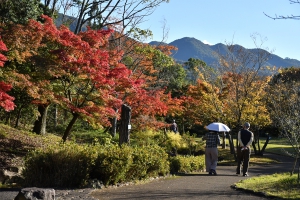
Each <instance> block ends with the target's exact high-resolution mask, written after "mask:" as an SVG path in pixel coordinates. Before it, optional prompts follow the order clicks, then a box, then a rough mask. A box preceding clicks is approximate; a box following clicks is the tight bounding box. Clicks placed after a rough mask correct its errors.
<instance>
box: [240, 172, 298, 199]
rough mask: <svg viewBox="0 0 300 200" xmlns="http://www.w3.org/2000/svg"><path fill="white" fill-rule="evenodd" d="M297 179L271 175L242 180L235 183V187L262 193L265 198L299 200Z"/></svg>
mask: <svg viewBox="0 0 300 200" xmlns="http://www.w3.org/2000/svg"><path fill="white" fill-rule="evenodd" d="M297 179H298V175H297V174H294V175H293V176H291V175H290V174H289V173H284V174H273V175H266V176H259V177H253V178H248V179H245V180H242V181H240V182H239V183H236V187H237V188H241V189H244V190H251V191H254V192H260V193H264V194H265V195H266V196H273V197H279V198H282V199H300V184H298V183H297Z"/></svg>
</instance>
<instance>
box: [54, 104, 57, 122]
mask: <svg viewBox="0 0 300 200" xmlns="http://www.w3.org/2000/svg"><path fill="white" fill-rule="evenodd" d="M54 127H55V128H56V127H57V104H55V105H54Z"/></svg>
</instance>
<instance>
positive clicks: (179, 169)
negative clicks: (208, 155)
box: [170, 155, 205, 174]
mask: <svg viewBox="0 0 300 200" xmlns="http://www.w3.org/2000/svg"><path fill="white" fill-rule="evenodd" d="M204 167H205V162H204V155H202V156H175V157H170V171H171V173H172V174H176V173H190V172H195V171H202V170H204Z"/></svg>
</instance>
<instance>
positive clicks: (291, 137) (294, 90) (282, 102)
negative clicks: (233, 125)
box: [268, 68, 300, 177]
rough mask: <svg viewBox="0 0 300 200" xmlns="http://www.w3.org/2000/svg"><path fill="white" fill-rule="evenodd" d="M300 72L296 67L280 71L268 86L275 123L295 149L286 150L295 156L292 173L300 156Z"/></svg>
mask: <svg viewBox="0 0 300 200" xmlns="http://www.w3.org/2000/svg"><path fill="white" fill-rule="evenodd" d="M299 72H300V70H299V69H295V68H290V69H287V70H283V71H279V74H277V75H276V76H274V78H273V79H272V81H271V82H270V85H269V88H268V89H269V90H268V93H269V96H268V108H269V111H270V112H271V115H272V119H273V121H274V125H275V126H277V127H278V128H279V130H280V134H281V136H283V137H284V138H286V139H287V140H288V142H289V143H290V144H291V146H292V148H293V151H290V152H287V151H286V153H287V155H289V156H292V157H294V158H295V162H294V165H293V168H292V170H291V174H293V173H294V170H295V167H296V164H297V162H299V161H298V160H299V157H300V146H299V144H300V132H299V129H300V127H299V114H300V96H299V89H300V82H299ZM298 173H299V171H298ZM298 177H299V176H298Z"/></svg>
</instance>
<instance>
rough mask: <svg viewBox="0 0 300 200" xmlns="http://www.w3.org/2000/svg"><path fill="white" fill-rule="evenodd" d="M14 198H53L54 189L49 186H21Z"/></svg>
mask: <svg viewBox="0 0 300 200" xmlns="http://www.w3.org/2000/svg"><path fill="white" fill-rule="evenodd" d="M14 200H55V190H54V189H51V188H36V187H32V188H23V189H21V191H20V192H19V194H18V195H17V196H16V197H15V198H14Z"/></svg>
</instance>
